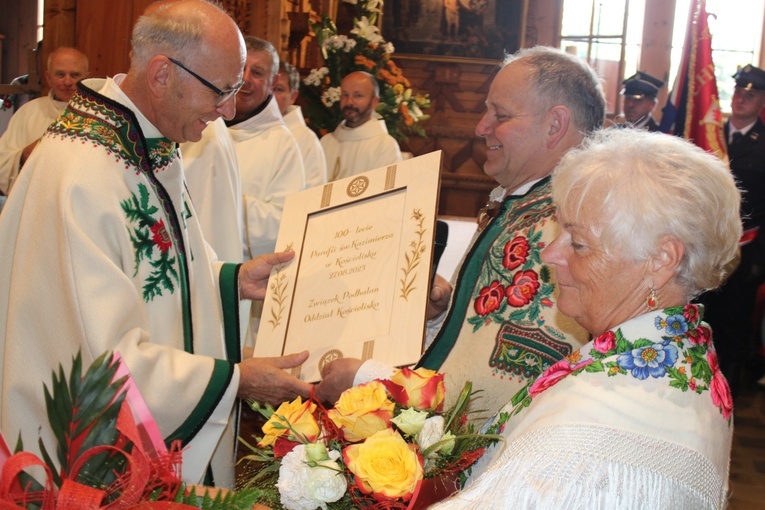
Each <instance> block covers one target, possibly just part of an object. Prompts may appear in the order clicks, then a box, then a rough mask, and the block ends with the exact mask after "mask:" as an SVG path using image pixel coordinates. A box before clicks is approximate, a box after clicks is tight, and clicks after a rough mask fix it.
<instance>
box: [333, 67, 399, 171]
mask: <svg viewBox="0 0 765 510" xmlns="http://www.w3.org/2000/svg"><path fill="white" fill-rule="evenodd" d="M379 102H380V86H379V84H378V83H377V80H376V79H375V77H374V76H372V75H371V74H369V73H366V72H363V71H355V72H353V73H350V74H348V75H347V76H346V77H345V78H343V81H342V82H341V83H340V108H341V110H342V112H343V117H344V119H345V120H343V121H342V122H341V123H340V125H339V126H337V128H336V129H335V130H334V131H333V132H331V133H327V134H326V135H324V136H323V137H322V138H321V146H322V148H323V149H324V155H325V156H326V158H327V174H328V178H329V180H330V181H336V180H338V179H342V178H344V177H350V176H351V175H356V174H360V173H363V172H366V171H368V170H374V169H375V168H380V167H384V166H386V165H392V164H393V163H396V162H398V161H402V157H401V149H400V148H399V146H398V142H397V141H396V139H395V138H393V137H392V136H390V135H389V134H388V129H387V128H386V127H385V121H384V120H380V119H378V118H377V114H376V113H375V108H376V107H377V104H378V103H379Z"/></svg>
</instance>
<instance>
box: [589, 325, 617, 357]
mask: <svg viewBox="0 0 765 510" xmlns="http://www.w3.org/2000/svg"><path fill="white" fill-rule="evenodd" d="M592 346H593V347H594V348H595V350H596V351H598V352H599V353H601V354H605V353H607V352H608V351H610V350H613V349H615V348H616V335H615V334H614V332H613V331H606V332H605V333H603V334H602V335H600V336H599V337H598V338H596V339H595V340H593V341H592Z"/></svg>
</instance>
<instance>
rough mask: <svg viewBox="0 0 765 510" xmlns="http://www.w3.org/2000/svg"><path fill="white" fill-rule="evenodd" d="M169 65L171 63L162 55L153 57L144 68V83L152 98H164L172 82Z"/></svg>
mask: <svg viewBox="0 0 765 510" xmlns="http://www.w3.org/2000/svg"><path fill="white" fill-rule="evenodd" d="M171 64H172V62H170V60H168V58H167V57H165V56H164V55H155V56H154V57H153V58H152V59H151V60H150V61H149V64H148V65H147V66H146V81H147V84H148V87H149V90H150V91H151V93H152V95H153V96H154V97H157V98H161V97H164V95H165V94H166V93H167V91H168V90H169V88H170V83H171V81H172V78H171V76H170V74H171V73H170V66H171Z"/></svg>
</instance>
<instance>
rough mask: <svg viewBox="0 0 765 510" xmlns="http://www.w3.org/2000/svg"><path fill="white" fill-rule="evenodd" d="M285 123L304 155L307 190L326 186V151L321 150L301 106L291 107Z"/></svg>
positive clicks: (317, 138)
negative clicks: (306, 121)
mask: <svg viewBox="0 0 765 510" xmlns="http://www.w3.org/2000/svg"><path fill="white" fill-rule="evenodd" d="M284 123H285V124H287V127H288V128H289V129H290V132H291V133H292V136H294V137H295V141H296V142H297V144H298V147H300V153H301V154H302V155H303V167H304V169H305V187H306V189H308V188H313V187H315V186H321V185H322V184H326V182H327V161H326V159H325V158H324V149H322V148H321V143H320V142H319V137H318V136H316V133H314V132H313V131H311V128H309V127H308V126H307V125H306V123H305V118H303V111H302V110H301V109H300V107H299V106H295V105H292V106H290V109H289V111H288V112H287V115H285V116H284Z"/></svg>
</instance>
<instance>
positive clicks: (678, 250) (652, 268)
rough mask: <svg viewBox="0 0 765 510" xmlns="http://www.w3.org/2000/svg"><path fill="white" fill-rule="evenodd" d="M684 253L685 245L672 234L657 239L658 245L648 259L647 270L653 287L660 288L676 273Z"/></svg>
mask: <svg viewBox="0 0 765 510" xmlns="http://www.w3.org/2000/svg"><path fill="white" fill-rule="evenodd" d="M684 255H685V245H683V243H682V242H680V240H679V239H677V238H676V237H674V236H670V235H666V236H664V237H662V238H661V239H660V240H659V247H658V249H657V251H656V253H655V254H654V255H652V256H651V257H650V258H649V259H648V272H649V274H650V275H651V281H652V283H653V287H654V288H656V289H660V288H662V287H664V285H666V284H667V282H668V281H669V280H670V279H672V278H673V277H674V276H675V274H676V273H677V268H678V267H679V266H680V262H682V260H683V256H684Z"/></svg>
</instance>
